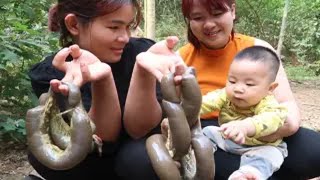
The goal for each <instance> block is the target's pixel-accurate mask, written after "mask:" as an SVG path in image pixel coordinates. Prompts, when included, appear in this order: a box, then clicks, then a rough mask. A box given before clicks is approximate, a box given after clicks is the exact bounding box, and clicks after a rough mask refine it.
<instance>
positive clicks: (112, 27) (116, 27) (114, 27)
mask: <svg viewBox="0 0 320 180" xmlns="http://www.w3.org/2000/svg"><path fill="white" fill-rule="evenodd" d="M109 28H110V29H119V27H118V26H110V27H109Z"/></svg>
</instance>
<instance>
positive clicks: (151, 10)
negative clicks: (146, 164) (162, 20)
mask: <svg viewBox="0 0 320 180" xmlns="http://www.w3.org/2000/svg"><path fill="white" fill-rule="evenodd" d="M144 11H145V15H144V17H145V24H144V33H145V34H144V37H146V38H149V39H153V40H154V39H155V34H156V33H155V30H156V28H155V26H156V22H155V21H156V4H155V0H144Z"/></svg>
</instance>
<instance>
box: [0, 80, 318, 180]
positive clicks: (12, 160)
mask: <svg viewBox="0 0 320 180" xmlns="http://www.w3.org/2000/svg"><path fill="white" fill-rule="evenodd" d="M291 87H292V90H293V92H294V95H295V97H296V99H297V101H298V104H299V106H300V108H301V113H302V126H304V127H308V128H311V129H314V130H317V131H320V97H319V96H320V81H306V82H297V81H292V82H291ZM32 170H33V169H32V167H30V165H29V164H28V162H27V156H26V146H25V145H21V144H19V145H17V144H14V143H8V142H7V143H2V144H0V180H21V179H23V177H24V176H25V175H27V174H29V173H30V172H31V171H32Z"/></svg>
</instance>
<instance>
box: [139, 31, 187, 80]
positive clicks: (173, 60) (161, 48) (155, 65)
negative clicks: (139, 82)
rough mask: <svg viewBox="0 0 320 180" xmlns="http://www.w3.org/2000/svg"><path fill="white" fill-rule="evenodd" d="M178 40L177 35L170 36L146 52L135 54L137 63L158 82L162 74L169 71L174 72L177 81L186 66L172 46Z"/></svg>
mask: <svg viewBox="0 0 320 180" xmlns="http://www.w3.org/2000/svg"><path fill="white" fill-rule="evenodd" d="M178 42H179V39H178V38H177V37H175V36H170V37H167V38H166V40H163V41H160V42H158V43H156V44H154V45H153V46H151V47H150V48H149V50H148V51H147V52H143V53H140V54H139V55H138V56H137V62H138V64H139V65H140V66H141V67H142V68H144V69H145V70H146V71H148V72H149V73H151V74H153V75H154V76H155V77H156V78H157V80H158V81H159V82H160V81H161V78H162V76H164V75H166V74H168V73H170V72H174V73H175V76H176V77H175V80H176V81H177V82H178V81H179V80H181V75H182V74H183V73H184V71H185V67H186V66H185V64H184V62H183V60H182V58H181V57H180V56H179V55H177V54H176V53H175V52H174V47H175V46H176V45H177V43H178Z"/></svg>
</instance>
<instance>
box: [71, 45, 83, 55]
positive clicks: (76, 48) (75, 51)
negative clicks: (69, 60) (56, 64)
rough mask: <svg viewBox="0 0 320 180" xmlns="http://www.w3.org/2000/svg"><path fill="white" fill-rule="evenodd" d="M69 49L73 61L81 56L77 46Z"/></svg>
mask: <svg viewBox="0 0 320 180" xmlns="http://www.w3.org/2000/svg"><path fill="white" fill-rule="evenodd" d="M69 49H70V54H71V56H72V57H73V59H78V58H79V57H80V56H81V54H82V50H81V49H80V47H79V46H78V45H77V44H74V45H72V46H70V47H69Z"/></svg>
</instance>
